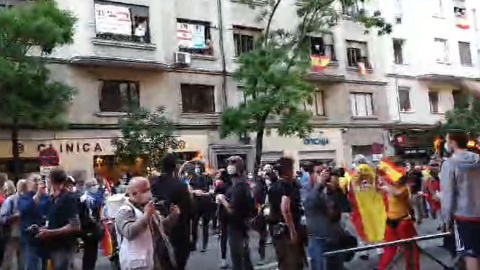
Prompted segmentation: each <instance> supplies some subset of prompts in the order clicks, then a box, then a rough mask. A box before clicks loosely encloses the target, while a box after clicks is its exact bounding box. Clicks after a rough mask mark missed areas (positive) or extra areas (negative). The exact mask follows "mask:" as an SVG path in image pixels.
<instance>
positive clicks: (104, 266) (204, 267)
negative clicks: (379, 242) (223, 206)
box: [96, 219, 452, 270]
mask: <svg viewBox="0 0 480 270" xmlns="http://www.w3.org/2000/svg"><path fill="white" fill-rule="evenodd" d="M437 226H438V221H434V220H431V219H427V220H424V222H423V224H421V225H419V226H418V228H417V230H418V232H419V234H420V235H428V234H436V233H438V231H437ZM251 235H252V237H251V241H250V248H251V256H252V260H253V262H254V264H256V263H257V262H258V261H259V256H258V251H257V247H258V236H257V234H256V233H253V232H252V234H251ZM441 244H442V240H440V239H436V240H429V241H424V242H421V243H420V244H419V245H420V246H421V247H422V248H423V249H424V250H425V251H427V252H428V253H430V254H432V255H434V256H435V257H436V258H438V259H440V260H441V261H443V262H445V263H446V264H447V265H449V264H451V261H452V260H451V258H450V256H449V255H448V253H447V252H446V251H445V250H443V249H442V248H440V247H439V246H440V245H441ZM227 257H229V256H227ZM266 257H267V258H266V261H267V262H268V263H267V264H264V265H256V266H255V270H275V269H276V268H277V267H276V263H275V254H274V251H273V247H272V246H271V245H269V246H267V256H266ZM219 258H220V247H219V242H218V238H217V236H216V235H212V236H211V238H210V243H209V246H208V250H207V252H205V253H201V252H199V251H196V252H194V253H192V255H191V256H190V259H189V262H188V266H187V270H218V269H219V267H218V264H219V261H220V259H219ZM377 262H378V257H376V256H373V257H372V258H370V260H368V261H363V260H360V259H359V258H358V256H356V257H355V259H354V260H352V262H350V263H348V264H347V265H346V267H347V269H348V270H371V269H373V268H374V267H375V266H376V264H377ZM96 269H99V270H110V266H109V263H108V260H106V259H105V258H100V259H99V262H98V264H97V267H96ZM393 269H404V268H403V267H402V265H401V263H399V265H398V266H397V267H394V268H393ZM420 269H421V270H441V267H440V266H438V265H437V264H435V263H434V262H433V261H431V260H430V259H428V258H426V257H425V256H422V257H421V263H420Z"/></svg>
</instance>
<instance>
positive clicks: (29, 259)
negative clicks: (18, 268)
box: [22, 242, 47, 270]
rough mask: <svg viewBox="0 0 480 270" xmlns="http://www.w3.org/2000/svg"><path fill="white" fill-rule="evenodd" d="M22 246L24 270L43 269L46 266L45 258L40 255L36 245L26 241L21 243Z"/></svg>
mask: <svg viewBox="0 0 480 270" xmlns="http://www.w3.org/2000/svg"><path fill="white" fill-rule="evenodd" d="M22 248H23V254H24V256H25V259H24V262H25V269H26V270H43V269H46V268H47V263H46V260H45V258H42V256H41V255H40V250H39V248H38V247H36V246H35V245H32V243H28V242H27V243H22Z"/></svg>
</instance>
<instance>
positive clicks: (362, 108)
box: [350, 93, 374, 117]
mask: <svg viewBox="0 0 480 270" xmlns="http://www.w3.org/2000/svg"><path fill="white" fill-rule="evenodd" d="M350 103H351V106H352V114H353V116H358V117H362V116H373V115H374V114H373V94H371V93H351V94H350Z"/></svg>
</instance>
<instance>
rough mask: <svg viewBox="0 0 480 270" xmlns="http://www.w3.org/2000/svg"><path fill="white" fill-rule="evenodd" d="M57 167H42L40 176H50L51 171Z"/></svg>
mask: <svg viewBox="0 0 480 270" xmlns="http://www.w3.org/2000/svg"><path fill="white" fill-rule="evenodd" d="M56 167H57V166H40V175H44V176H46V175H48V174H49V173H50V171H51V170H53V169H55V168H56Z"/></svg>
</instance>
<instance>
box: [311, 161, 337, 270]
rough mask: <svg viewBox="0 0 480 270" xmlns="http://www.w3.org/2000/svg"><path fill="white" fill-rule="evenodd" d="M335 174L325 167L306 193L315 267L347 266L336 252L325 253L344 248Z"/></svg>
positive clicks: (322, 269)
mask: <svg viewBox="0 0 480 270" xmlns="http://www.w3.org/2000/svg"><path fill="white" fill-rule="evenodd" d="M330 181H331V175H330V172H329V170H327V169H325V170H323V172H322V173H321V174H320V176H317V177H315V179H314V182H311V183H310V184H309V187H308V188H307V191H306V195H305V201H304V205H305V216H306V225H307V231H308V234H309V237H308V238H309V239H308V254H309V256H310V258H311V269H312V270H326V269H338V270H340V269H343V262H342V261H341V259H339V258H338V257H336V256H332V257H328V258H327V259H326V262H325V261H324V256H323V253H324V252H327V251H332V250H336V249H339V248H340V242H339V240H340V235H341V233H342V228H341V226H340V219H341V212H340V208H339V205H337V203H336V202H335V198H334V197H333V196H332V194H334V192H336V187H333V186H332V187H329V182H330Z"/></svg>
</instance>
